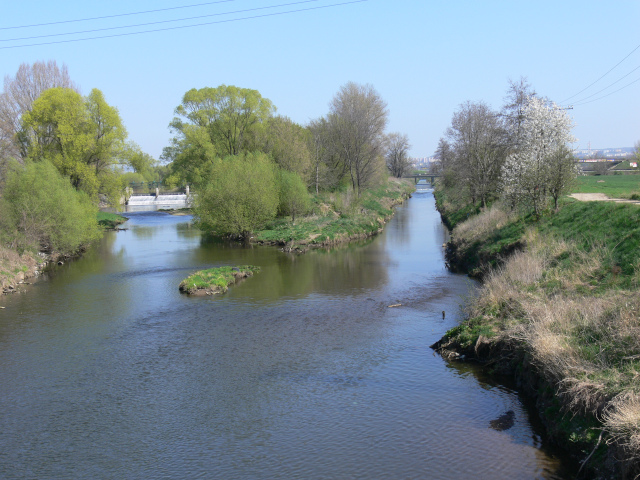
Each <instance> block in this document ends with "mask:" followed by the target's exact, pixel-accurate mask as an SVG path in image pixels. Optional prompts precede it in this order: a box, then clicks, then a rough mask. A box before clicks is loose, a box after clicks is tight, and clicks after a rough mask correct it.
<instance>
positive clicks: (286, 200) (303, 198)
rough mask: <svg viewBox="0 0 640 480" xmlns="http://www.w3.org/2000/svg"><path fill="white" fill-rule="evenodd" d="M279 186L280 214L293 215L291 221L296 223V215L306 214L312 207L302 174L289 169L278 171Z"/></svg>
mask: <svg viewBox="0 0 640 480" xmlns="http://www.w3.org/2000/svg"><path fill="white" fill-rule="evenodd" d="M278 187H279V189H278V190H279V193H280V205H279V206H278V214H279V215H281V216H287V215H291V221H292V222H293V223H295V221H296V215H304V214H305V213H307V212H308V211H309V208H310V207H311V199H310V197H309V193H308V192H307V187H305V185H304V183H303V182H302V179H301V178H300V175H298V174H297V173H294V172H290V171H288V170H282V169H281V170H280V171H279V172H278Z"/></svg>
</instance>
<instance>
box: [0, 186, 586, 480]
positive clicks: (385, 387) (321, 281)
mask: <svg viewBox="0 0 640 480" xmlns="http://www.w3.org/2000/svg"><path fill="white" fill-rule="evenodd" d="M128 215H130V220H129V221H128V222H127V223H125V224H124V225H123V227H124V228H126V229H127V230H126V231H121V232H108V233H107V234H106V235H105V237H104V238H103V240H102V242H101V243H100V244H99V245H98V246H96V247H95V248H92V249H91V250H89V251H88V252H87V253H86V254H85V255H84V257H82V258H81V259H79V260H76V261H73V262H69V263H68V264H65V265H62V266H59V267H56V268H55V269H54V271H53V272H52V273H51V274H50V275H49V278H48V279H46V280H41V281H38V282H35V283H34V284H33V285H30V286H27V287H26V288H25V289H23V290H24V293H18V294H13V295H8V296H4V297H1V298H0V306H2V307H4V308H3V309H0V478H3V479H23V478H29V479H31V478H33V479H164V478H166V479H186V478H189V479H191V478H216V479H217V478H220V479H276V478H282V479H337V478H340V479H423V478H424V479H440V478H442V479H445V478H446V479H457V478H474V479H475V478H486V479H500V478H504V479H516V478H522V479H529V478H544V479H562V478H569V477H570V475H571V473H572V471H574V470H573V469H574V467H573V466H572V465H570V464H569V463H568V462H566V461H565V460H563V459H562V458H560V457H558V456H557V455H555V454H554V452H553V451H552V450H550V449H549V448H547V446H546V445H545V442H544V440H543V439H542V437H541V436H540V432H539V430H538V428H537V427H536V426H535V425H534V424H532V418H533V415H532V414H531V412H530V411H529V409H528V408H527V407H526V405H525V404H524V403H523V399H522V398H520V397H519V396H518V394H517V393H516V392H515V391H514V390H513V389H512V388H511V387H509V386H507V385H503V384H499V383H496V382H495V381H492V380H490V379H487V378H483V377H482V375H481V374H480V373H479V371H478V370H477V369H476V368H474V367H473V366H470V365H465V364H461V363H448V362H445V361H444V360H443V359H442V358H440V357H439V356H438V355H435V354H434V353H433V351H432V350H431V349H430V348H429V345H431V344H432V343H434V342H435V341H436V340H438V339H439V338H440V337H441V336H442V334H443V333H444V332H445V331H446V330H447V329H448V328H450V327H452V326H454V325H456V324H457V322H458V321H459V319H460V315H461V313H460V308H459V305H460V304H461V303H462V302H463V301H464V298H465V297H468V296H469V295H472V294H473V291H474V289H475V285H474V284H473V283H472V281H471V280H469V279H468V278H467V277H465V276H462V275H456V274H452V273H450V272H448V271H447V270H446V268H445V266H444V260H443V252H442V244H443V242H445V241H446V235H447V233H446V231H445V229H444V228H443V226H442V225H441V223H440V218H439V215H438V213H437V212H436V210H435V207H434V199H433V195H432V193H431V192H430V191H423V192H418V193H416V194H414V196H413V198H412V199H410V200H409V201H408V202H407V203H406V204H405V205H404V206H401V207H399V208H398V209H397V212H396V214H395V216H394V218H393V219H392V220H391V221H390V222H389V224H388V225H387V226H386V228H385V230H384V232H383V233H382V234H381V235H379V236H377V237H375V238H373V239H371V240H369V241H367V242H363V243H360V244H352V245H348V246H343V247H337V248H334V249H331V250H311V251H309V252H308V253H306V254H304V255H292V254H287V253H283V252H280V251H279V250H278V249H277V248H274V247H240V246H237V245H233V244H228V243H221V242H217V243H216V242H207V241H204V240H203V239H202V238H201V235H200V232H199V231H198V230H197V229H196V228H194V227H193V226H191V225H190V223H189V220H190V217H188V216H187V217H184V216H182V217H181V216H171V215H168V214H166V213H161V212H132V213H130V214H128ZM235 264H251V265H258V266H260V267H261V268H262V270H261V272H260V273H259V274H257V275H255V276H254V277H252V278H249V279H247V280H245V281H244V282H242V283H240V284H238V285H236V286H234V287H232V288H231V289H230V290H229V291H228V292H227V293H226V294H224V295H219V296H209V297H195V298H191V297H187V296H184V295H181V294H180V293H179V292H178V284H179V283H180V281H181V280H182V279H183V278H185V277H186V276H188V275H189V274H190V273H192V272H193V271H195V270H198V269H202V268H206V267H211V266H217V265H235ZM394 305H399V306H394ZM443 311H444V312H445V315H444V318H443ZM509 411H511V412H513V413H509V414H507V413H506V412H509ZM500 418H503V419H504V418H508V421H507V422H506V423H504V422H503V423H500V422H496V420H497V419H500ZM534 423H535V422H534Z"/></svg>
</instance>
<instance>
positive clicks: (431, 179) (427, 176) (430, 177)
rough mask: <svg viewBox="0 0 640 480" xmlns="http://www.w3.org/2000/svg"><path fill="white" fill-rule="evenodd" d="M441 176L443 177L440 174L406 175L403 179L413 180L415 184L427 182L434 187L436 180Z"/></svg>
mask: <svg viewBox="0 0 640 480" xmlns="http://www.w3.org/2000/svg"><path fill="white" fill-rule="evenodd" d="M441 176H442V175H441V174H439V173H415V174H409V173H408V174H406V175H403V177H402V178H413V181H414V183H418V182H419V181H420V180H427V181H428V182H429V183H430V184H431V185H433V184H434V183H435V181H436V178H439V177H441Z"/></svg>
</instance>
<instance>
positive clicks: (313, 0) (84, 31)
mask: <svg viewBox="0 0 640 480" xmlns="http://www.w3.org/2000/svg"><path fill="white" fill-rule="evenodd" d="M318 1H320V0H302V1H299V2H292V3H281V4H279V5H268V6H266V7H255V8H247V9H244V10H234V11H231V12H222V13H211V14H208V15H198V16H197V17H185V18H176V19H174V20H158V21H155V22H148V23H137V24H133V25H123V26H120V27H104V28H94V29H91V30H80V31H77V32H67V33H50V34H47V35H36V36H32V37H21V38H4V39H0V42H16V41H19V40H35V39H36V38H47V37H61V36H63V35H79V34H81V33H95V32H104V31H107V30H119V29H122V28H135V27H147V26H149V25H159V24H162V23H174V22H184V21H187V20H196V19H199V18H208V17H220V16H222V15H234V14H237V13H247V12H255V11H258V10H267V9H269V8H280V7H290V6H292V5H300V4H302V3H313V2H318Z"/></svg>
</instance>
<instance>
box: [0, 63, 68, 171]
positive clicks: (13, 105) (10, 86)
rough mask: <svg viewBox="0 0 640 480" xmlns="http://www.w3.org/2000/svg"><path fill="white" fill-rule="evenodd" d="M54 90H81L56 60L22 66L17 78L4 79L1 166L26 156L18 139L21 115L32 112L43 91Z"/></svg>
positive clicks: (0, 97) (0, 115)
mask: <svg viewBox="0 0 640 480" xmlns="http://www.w3.org/2000/svg"><path fill="white" fill-rule="evenodd" d="M53 87H65V88H70V89H72V90H75V91H78V87H76V86H75V85H74V83H73V82H72V81H71V79H70V77H69V72H68V70H67V67H66V65H62V68H59V67H58V64H57V63H56V62H55V61H48V62H35V63H33V64H32V65H29V64H27V63H23V64H21V65H20V67H19V68H18V72H17V73H16V76H15V77H9V76H6V77H5V78H4V90H3V92H2V93H0V164H1V163H3V161H4V160H6V159H8V158H15V159H17V160H21V159H22V158H23V157H24V149H23V147H24V146H23V145H21V144H20V141H19V138H18V132H19V131H20V128H21V125H22V116H23V115H24V114H25V113H27V112H29V111H31V105H32V104H33V102H35V101H36V99H37V98H38V97H39V96H40V94H41V93H42V92H44V91H45V90H48V89H49V88H53Z"/></svg>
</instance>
